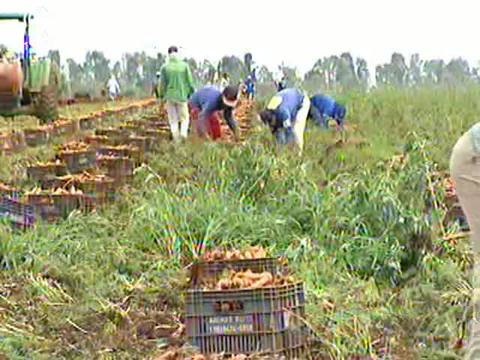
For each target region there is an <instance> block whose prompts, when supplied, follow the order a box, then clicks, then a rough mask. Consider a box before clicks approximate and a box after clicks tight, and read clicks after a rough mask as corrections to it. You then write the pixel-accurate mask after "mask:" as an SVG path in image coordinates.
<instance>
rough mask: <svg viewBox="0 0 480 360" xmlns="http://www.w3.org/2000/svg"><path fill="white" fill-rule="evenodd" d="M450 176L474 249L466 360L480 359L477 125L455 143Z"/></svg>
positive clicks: (479, 125) (479, 149)
mask: <svg viewBox="0 0 480 360" xmlns="http://www.w3.org/2000/svg"><path fill="white" fill-rule="evenodd" d="M450 175H451V177H452V179H453V182H454V184H455V191H456V194H457V196H458V200H459V202H460V205H461V206H462V210H463V212H464V213H465V216H466V218H467V222H468V225H469V227H470V230H471V235H470V241H471V246H472V250H473V259H474V267H473V279H472V287H473V296H472V308H473V321H472V322H471V329H470V341H469V343H468V346H467V354H466V356H465V359H468V360H474V359H479V358H480V317H479V316H480V263H479V260H480V257H479V255H480V211H479V209H480V122H478V123H476V124H475V125H473V127H471V128H470V129H469V130H468V131H467V132H466V133H465V134H463V136H462V137H461V138H460V139H459V140H458V141H457V143H456V144H455V146H454V148H453V152H452V156H451V158H450Z"/></svg>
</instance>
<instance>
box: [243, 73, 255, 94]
mask: <svg viewBox="0 0 480 360" xmlns="http://www.w3.org/2000/svg"><path fill="white" fill-rule="evenodd" d="M245 88H246V89H245V90H246V92H247V97H248V99H249V100H253V99H254V98H255V83H254V81H253V79H252V77H251V76H250V75H249V76H248V77H247V80H245Z"/></svg>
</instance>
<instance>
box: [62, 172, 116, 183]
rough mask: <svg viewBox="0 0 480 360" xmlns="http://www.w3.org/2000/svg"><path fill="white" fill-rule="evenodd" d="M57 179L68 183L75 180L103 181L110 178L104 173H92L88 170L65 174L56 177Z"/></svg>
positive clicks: (78, 181)
mask: <svg viewBox="0 0 480 360" xmlns="http://www.w3.org/2000/svg"><path fill="white" fill-rule="evenodd" d="M58 179H59V180H63V181H66V182H69V183H73V182H77V183H82V182H87V181H95V182H103V181H106V180H109V179H110V178H109V177H108V176H107V175H104V174H92V173H89V172H84V173H82V174H78V175H66V176H60V177H58Z"/></svg>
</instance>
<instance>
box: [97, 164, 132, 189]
mask: <svg viewBox="0 0 480 360" xmlns="http://www.w3.org/2000/svg"><path fill="white" fill-rule="evenodd" d="M97 166H98V167H99V168H101V169H102V170H104V171H105V172H106V174H107V176H108V177H110V178H112V179H114V181H115V183H116V184H118V183H125V182H127V181H129V180H131V179H132V178H133V170H134V163H133V161H132V160H130V159H129V158H128V157H114V158H108V159H99V160H97Z"/></svg>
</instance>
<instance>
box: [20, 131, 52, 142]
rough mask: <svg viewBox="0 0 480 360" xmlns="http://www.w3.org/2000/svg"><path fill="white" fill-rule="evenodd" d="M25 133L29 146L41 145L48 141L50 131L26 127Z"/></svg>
mask: <svg viewBox="0 0 480 360" xmlns="http://www.w3.org/2000/svg"><path fill="white" fill-rule="evenodd" d="M23 133H24V134H25V142H26V143H27V145H28V146H39V145H44V144H46V143H47V142H48V137H49V131H48V130H47V129H25V130H23Z"/></svg>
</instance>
